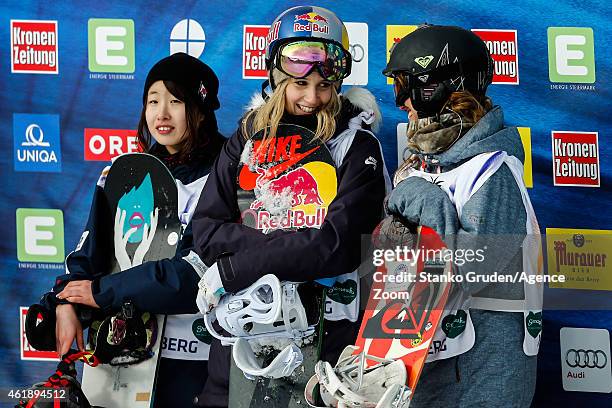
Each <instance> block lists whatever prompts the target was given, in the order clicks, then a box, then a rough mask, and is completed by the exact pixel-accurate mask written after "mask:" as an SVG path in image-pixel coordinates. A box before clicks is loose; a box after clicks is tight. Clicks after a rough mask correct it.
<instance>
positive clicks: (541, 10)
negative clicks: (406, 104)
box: [0, 0, 612, 407]
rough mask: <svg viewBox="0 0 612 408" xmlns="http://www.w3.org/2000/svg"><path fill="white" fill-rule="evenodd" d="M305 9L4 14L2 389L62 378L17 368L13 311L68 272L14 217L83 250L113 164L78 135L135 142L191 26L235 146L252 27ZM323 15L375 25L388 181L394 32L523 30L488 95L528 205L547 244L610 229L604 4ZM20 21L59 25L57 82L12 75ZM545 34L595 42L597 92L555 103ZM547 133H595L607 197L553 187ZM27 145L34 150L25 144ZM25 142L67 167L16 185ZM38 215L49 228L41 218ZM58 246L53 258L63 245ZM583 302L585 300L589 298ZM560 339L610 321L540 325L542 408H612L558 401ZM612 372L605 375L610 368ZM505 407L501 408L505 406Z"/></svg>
mask: <svg viewBox="0 0 612 408" xmlns="http://www.w3.org/2000/svg"><path fill="white" fill-rule="evenodd" d="M298 4H300V3H297V2H293V1H285V2H280V1H263V0H251V1H244V2H240V1H233V2H227V1H219V0H210V1H185V2H174V3H172V4H171V5H170V4H169V3H167V2H152V1H139V0H134V1H132V2H130V3H129V4H128V3H127V2H125V3H124V4H122V3H120V2H112V3H111V2H108V3H107V2H102V3H100V2H93V3H92V2H86V1H63V2H39V1H18V2H17V1H9V2H3V3H2V4H0V11H1V13H0V16H1V20H0V49H1V50H2V52H1V53H0V83H1V84H2V86H1V87H0V120H1V121H2V123H4V124H5V131H4V132H3V135H2V138H3V141H4V146H5V151H4V153H3V154H1V155H0V174H1V175H2V188H1V189H0V194H1V195H2V204H3V205H2V210H1V212H0V225H2V226H3V239H2V240H0V271H1V272H0V273H2V285H1V287H0V306H2V309H1V310H2V313H1V314H0V319H1V320H0V322H1V324H0V353H1V354H2V356H3V358H2V361H1V362H0V388H7V387H17V386H25V385H28V384H32V383H33V382H36V381H40V380H42V379H43V378H45V377H46V376H48V375H49V374H50V373H51V372H52V370H53V368H54V366H55V363H53V362H45V361H36V360H28V359H25V360H24V359H22V356H21V343H20V319H19V307H23V306H28V305H29V304H31V303H34V302H36V301H37V300H38V298H39V296H40V295H41V294H42V293H44V292H45V291H47V290H48V289H49V287H50V286H51V285H52V282H53V278H54V277H55V276H56V275H58V274H60V273H62V271H63V266H62V264H61V263H54V262H44V261H32V260H31V259H30V258H28V255H27V253H28V250H27V248H26V249H24V248H22V249H19V248H20V244H19V242H20V239H19V237H18V233H19V231H18V228H17V225H18V224H19V222H18V214H17V209H19V208H28V209H56V210H61V211H62V213H63V230H62V233H63V240H62V242H63V243H64V244H65V253H66V254H67V253H68V252H69V251H70V250H71V249H72V248H73V247H74V246H75V245H76V243H77V241H78V239H79V236H80V234H81V229H82V227H83V225H84V224H85V221H86V217H87V214H88V209H89V205H90V197H91V194H92V192H93V188H94V184H95V182H96V180H97V178H98V176H99V172H100V170H101V169H102V167H103V166H104V165H105V164H106V163H104V162H100V161H88V160H85V155H86V152H87V150H88V149H87V147H86V146H85V143H84V130H85V129H86V128H94V129H135V128H136V124H137V122H138V118H139V115H140V110H141V108H142V85H143V82H144V79H145V77H146V74H147V72H148V70H149V68H150V67H151V66H152V65H153V64H154V63H155V62H156V61H158V60H159V59H161V58H163V57H165V56H167V55H168V54H169V53H170V43H171V33H172V32H173V28H175V26H176V25H177V23H179V22H180V21H181V20H185V19H192V20H194V21H195V22H196V23H197V24H198V25H199V26H201V27H202V29H203V32H204V33H205V39H204V38H202V36H201V35H200V34H199V32H198V30H197V28H198V27H197V25H190V24H187V26H188V27H189V30H188V31H187V33H188V35H189V39H190V41H191V43H190V44H192V45H190V46H193V47H195V48H192V51H193V50H194V49H197V46H198V44H199V45H201V44H202V42H203V43H204V44H205V47H204V51H203V52H202V53H201V55H199V58H201V59H202V60H203V61H205V62H207V63H208V64H209V65H210V66H211V67H212V68H213V69H214V70H215V71H216V72H217V74H218V76H219V79H220V83H221V86H220V93H219V99H220V101H221V109H220V110H219V111H218V122H219V126H220V130H221V132H222V133H223V134H225V135H226V136H229V135H231V134H232V132H233V131H234V130H235V128H236V124H237V121H238V119H239V118H240V116H241V114H242V112H243V111H244V106H245V105H246V104H247V103H248V100H249V98H250V96H251V95H252V94H253V93H255V92H259V90H260V84H261V81H260V80H253V79H243V77H242V61H243V30H244V26H245V25H265V24H269V23H270V22H271V21H272V20H273V19H274V17H275V16H276V15H277V14H278V13H280V12H281V11H282V10H284V9H285V8H287V7H289V6H293V5H298ZM317 5H320V6H323V7H327V8H330V9H332V10H333V11H334V12H335V13H336V14H337V15H338V16H339V17H340V18H341V19H342V20H343V21H347V22H360V23H367V25H368V43H369V46H368V47H367V50H366V52H367V55H368V61H369V66H368V68H369V75H368V82H367V87H368V89H370V91H372V92H373V93H374V95H376V98H377V100H378V102H379V104H380V105H381V108H382V112H383V115H384V123H383V127H382V129H381V131H380V132H379V138H380V140H381V142H382V145H383V150H384V154H385V159H386V162H387V166H388V168H389V169H390V170H394V169H395V168H396V166H397V146H396V126H397V124H398V123H400V122H405V121H406V115H405V113H404V112H401V111H399V110H397V109H396V108H395V106H394V100H393V99H394V98H393V95H392V93H393V92H392V88H391V87H390V86H389V85H387V83H386V79H385V78H384V77H383V76H382V75H381V74H380V72H381V71H382V69H383V67H384V66H385V63H386V43H387V42H386V41H387V27H386V26H387V25H415V24H419V23H423V22H428V23H434V24H449V25H459V26H462V27H465V28H479V29H504V30H516V31H517V36H518V66H519V73H520V84H518V85H493V86H491V87H490V88H489V89H490V91H489V94H490V96H491V97H492V99H493V100H494V102H495V103H497V104H500V105H502V106H503V107H504V108H505V113H506V122H507V124H508V125H515V126H523V127H529V128H530V129H531V141H532V157H533V184H534V185H533V188H531V189H530V194H531V197H532V201H533V203H534V207H535V210H536V213H537V215H538V219H539V222H540V226H541V228H542V230H543V231H544V229H545V228H549V227H550V228H552V227H554V228H569V229H577V228H579V229H602V230H610V229H612V211H610V198H611V195H610V185H611V183H612V168H611V164H610V162H611V159H612V147H611V146H610V145H608V143H607V142H608V141H609V140H610V131H611V130H612V126H611V124H610V116H609V115H610V112H612V110H611V109H610V107H611V106H610V99H611V98H610V86H609V78H610V75H611V74H612V72H611V67H612V54H611V53H610V49H611V44H610V38H611V32H610V27H611V25H612V24H611V21H610V15H612V13H611V11H612V9H611V6H610V2H608V1H605V0H598V1H592V2H574V1H557V2H550V1H538V2H528V3H527V2H501V1H489V0H480V1H462V2H455V1H452V2H451V1H432V0H423V1H420V2H405V1H377V2H371V3H369V4H367V5H365V6H364V5H360V6H357V5H356V4H355V3H351V2H346V3H345V2H337V3H336V2H330V1H320V2H318V3H317ZM366 10H367V12H366ZM90 19H119V20H132V21H133V28H134V44H133V50H134V58H133V63H134V70H133V72H123V73H121V72H118V71H116V72H115V73H112V72H111V73H106V77H105V78H104V75H101V73H100V72H99V71H100V70H99V68H96V67H93V69H92V64H91V61H90V57H89V52H91V49H90V48H91V47H92V44H91V43H92V41H93V42H94V43H95V38H94V39H93V40H92V37H91V36H90V33H89V32H88V24H90V23H91V21H90ZM19 20H25V21H26V22H28V21H29V22H30V23H31V22H32V21H34V23H36V21H55V22H57V41H56V46H55V49H56V50H57V54H56V55H57V58H58V64H57V73H56V74H40V73H17V72H12V68H11V60H14V58H15V55H14V52H15V48H13V47H14V46H15V44H14V41H15V38H13V39H11V33H13V35H14V36H15V35H17V32H16V31H15V28H14V27H22V26H23V25H20V24H23V23H20V22H19ZM11 21H13V22H12V23H11ZM121 24H125V21H123V22H121ZM185 24H186V23H185ZM11 27H13V29H11ZM549 27H586V28H591V29H592V32H593V36H594V37H593V38H594V51H595V71H596V79H595V82H594V83H589V84H584V85H589V86H590V88H589V89H586V90H576V89H571V87H570V86H567V88H568V89H553V88H555V87H554V86H552V85H555V84H556V83H553V82H551V80H550V79H549V64H550V61H549V49H548V48H549V44H548V37H547V32H548V31H547V30H548V28H549ZM177 30H178V29H177ZM179 34H180V33H178V31H176V32H175V33H174V36H173V38H172V40H174V41H178V42H179V43H180V42H181V41H183V40H181V39H180V38H179ZM9 45H10V46H11V48H9ZM21 46H23V45H21ZM51 48H52V49H53V48H54V47H51ZM130 58H131V57H129V58H128V59H130ZM128 65H129V64H128ZM20 69H27V68H24V67H23V66H19V64H18V66H17V67H16V68H15V67H13V70H20ZM117 75H118V76H120V78H117V77H116V76H117ZM100 76H101V77H103V78H100ZM15 114H25V115H26V116H25V119H24V120H25V122H28V121H30V122H31V123H34V122H35V121H36V120H39V119H40V117H38V116H33V115H37V114H44V115H54V116H52V117H51V119H49V118H48V117H46V118H47V119H44V120H43V119H41V120H43V122H40V123H44V124H45V125H44V126H41V127H40V128H36V127H33V128H28V127H26V130H23V127H19V126H17V124H18V123H21V122H19V120H20V119H19V116H17V117H16V116H15ZM49 120H50V121H54V120H55V121H56V123H57V124H58V127H57V129H56V130H54V128H53V126H51V125H49V122H48V121H49ZM25 122H24V123H25ZM16 123H17V124H16ZM14 127H15V129H14ZM27 129H29V130H27ZM553 130H567V131H579V132H598V137H599V146H598V148H599V165H600V173H601V174H600V187H596V188H584V187H562V186H555V185H554V183H553V176H552V174H553V171H552V168H553V161H552V151H551V150H552V149H551V131H553ZM43 131H44V132H43ZM28 132H29V133H28ZM40 132H43V133H44V138H41V137H40V136H41V133H40ZM27 134H29V139H26V135H27ZM55 137H57V140H55V139H54V138H55ZM28 141H29V142H32V143H33V144H37V143H38V146H34V147H32V148H31V150H38V151H41V150H44V149H47V147H44V146H40V144H41V143H44V142H45V141H49V142H52V145H51V146H50V147H48V149H51V150H54V151H55V153H61V157H60V154H56V159H57V164H54V165H53V166H52V165H51V164H45V163H43V164H40V163H38V164H39V165H40V166H39V167H37V166H36V165H34V164H33V163H30V165H31V166H32V167H31V168H30V170H31V171H21V170H23V168H20V169H18V170H19V171H16V165H15V161H16V160H17V156H16V150H17V149H23V148H24V147H23V143H24V142H28ZM17 167H19V166H17ZM42 214H43V215H46V216H47V217H48V216H49V213H46V212H43V213H42ZM56 226H57V225H56ZM54 236H55V237H56V238H57V236H56V235H54ZM60 239H61V237H60ZM54 245H55V247H56V248H57V247H58V245H57V242H55V243H54ZM22 246H23V245H22ZM19 251H22V253H25V258H24V257H23V256H22V257H21V258H23V259H26V261H23V260H22V259H20V256H19ZM24 251H25V252H24ZM22 255H23V254H22ZM28 259H29V260H28ZM609 272H610V271H609V270H608V273H609ZM585 293H586V294H587V295H589V294H590V293H592V292H585ZM609 293H610V292H601V293H599V295H600V296H605V297H609ZM561 327H583V328H589V327H592V328H604V329H607V330H608V331H609V330H611V329H612V312H610V311H601V310H600V311H597V312H587V311H574V312H567V311H554V312H552V311H550V312H545V313H544V337H543V344H542V349H541V354H540V357H539V373H538V389H537V395H536V400H535V402H534V405H536V406H541V407H548V406H575V405H586V404H589V405H590V406H592V407H599V406H601V407H604V406H606V407H608V406H612V394H604V393H586V392H565V391H563V387H562V373H561V366H560V349H559V347H560V346H559V330H560V328H561ZM607 369H608V370H610V366H608V367H607ZM499 406H503V402H500V404H499Z"/></svg>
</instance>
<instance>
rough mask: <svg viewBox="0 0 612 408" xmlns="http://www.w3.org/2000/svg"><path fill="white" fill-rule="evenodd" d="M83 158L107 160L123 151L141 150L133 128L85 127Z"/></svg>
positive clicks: (133, 151)
mask: <svg viewBox="0 0 612 408" xmlns="http://www.w3.org/2000/svg"><path fill="white" fill-rule="evenodd" d="M84 142H85V148H84V149H83V150H84V153H85V160H88V161H91V160H95V161H109V160H111V159H112V158H113V157H116V156H119V155H120V154H124V153H135V152H139V151H142V149H141V148H140V146H139V144H138V137H137V136H136V131H135V130H127V129H90V128H86V129H85V141H84Z"/></svg>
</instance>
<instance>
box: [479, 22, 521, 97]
mask: <svg viewBox="0 0 612 408" xmlns="http://www.w3.org/2000/svg"><path fill="white" fill-rule="evenodd" d="M472 32H473V33H474V34H476V35H477V36H479V37H480V38H481V39H482V41H484V43H485V44H486V45H487V48H488V49H489V53H490V54H491V58H492V59H493V83H494V84H507V85H518V83H519V72H518V51H517V34H516V30H479V29H478V30H477V29H474V30H472Z"/></svg>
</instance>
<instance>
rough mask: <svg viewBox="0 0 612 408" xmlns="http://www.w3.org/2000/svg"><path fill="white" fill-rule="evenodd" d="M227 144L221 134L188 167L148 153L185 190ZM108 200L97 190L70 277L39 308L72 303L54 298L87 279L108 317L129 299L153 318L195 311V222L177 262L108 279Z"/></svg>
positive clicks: (69, 263)
mask: <svg viewBox="0 0 612 408" xmlns="http://www.w3.org/2000/svg"><path fill="white" fill-rule="evenodd" d="M224 140H225V139H224V138H223V137H222V136H221V135H218V136H217V138H215V139H214V142H212V143H209V144H208V145H207V146H206V147H205V151H202V152H201V153H200V154H198V155H195V156H194V157H192V158H190V159H189V160H188V161H187V162H186V163H179V162H177V161H176V160H175V159H176V158H175V157H173V156H169V155H168V153H167V152H166V150H165V148H163V147H161V146H157V145H154V146H153V148H152V149H151V151H150V153H151V154H153V155H154V156H157V157H158V158H160V159H161V160H162V161H163V162H164V163H165V164H166V165H167V166H168V167H169V169H170V171H171V173H172V175H173V176H174V177H175V179H177V180H179V181H181V182H182V183H183V184H184V185H187V184H189V183H192V182H194V181H196V180H198V179H201V178H202V177H205V176H206V175H207V174H208V173H209V172H210V168H211V167H212V164H213V162H214V159H215V158H216V156H217V153H218V151H219V150H220V148H221V145H222V143H223V141H224ZM203 150H204V149H203ZM195 193H196V192H194V194H195ZM197 193H199V191H198V192H197ZM104 200H105V197H104V191H103V188H102V187H101V186H100V185H97V186H96V189H95V192H94V197H93V202H92V206H91V210H90V212H89V218H88V220H87V225H86V226H85V231H88V234H87V237H86V239H85V240H84V241H83V242H80V243H79V245H78V246H77V248H78V249H77V250H75V251H73V252H71V253H70V254H69V255H68V256H67V257H66V268H67V271H68V272H69V273H67V274H63V275H60V276H58V277H57V278H56V280H55V285H54V287H53V289H52V291H51V292H49V293H46V294H45V295H44V296H43V298H42V300H41V303H42V304H43V305H44V306H46V307H47V308H49V309H52V308H54V307H55V306H56V305H57V304H59V303H69V302H67V301H65V300H59V299H57V298H56V296H55V295H56V294H57V293H59V292H61V291H62V290H63V288H64V287H65V286H66V284H67V283H68V282H70V281H73V280H85V279H87V280H92V281H93V282H92V290H93V296H94V299H95V301H96V303H97V304H98V305H99V306H100V308H101V309H102V311H103V312H104V313H110V312H117V311H119V310H120V309H121V306H122V305H123V303H124V302H125V301H126V300H131V301H132V303H133V304H134V305H135V306H136V308H138V309H139V310H142V311H148V312H151V313H160V314H184V313H195V312H197V311H198V310H197V307H196V303H195V297H196V294H197V291H198V281H199V279H200V276H199V275H198V274H197V273H196V271H195V270H194V268H193V267H192V266H191V264H189V263H188V262H187V261H185V260H184V259H183V257H185V256H186V255H187V254H189V252H190V251H192V250H193V248H194V247H193V233H192V227H191V222H190V223H189V224H187V226H186V227H185V229H184V232H183V234H182V237H181V240H180V241H179V243H178V245H177V250H176V255H175V256H174V257H173V258H169V259H163V260H161V261H148V262H144V263H143V264H141V265H139V266H135V267H133V268H130V269H127V270H125V271H123V272H121V273H117V274H112V275H109V274H108V271H109V270H110V261H111V257H112V254H113V253H114V252H113V246H112V245H113V244H112V230H113V227H112V226H113V222H112V219H113V218H112V217H111V215H110V214H108V206H107V205H103V201H104ZM109 254H110V256H109ZM79 307H81V308H82V307H83V306H82V305H79Z"/></svg>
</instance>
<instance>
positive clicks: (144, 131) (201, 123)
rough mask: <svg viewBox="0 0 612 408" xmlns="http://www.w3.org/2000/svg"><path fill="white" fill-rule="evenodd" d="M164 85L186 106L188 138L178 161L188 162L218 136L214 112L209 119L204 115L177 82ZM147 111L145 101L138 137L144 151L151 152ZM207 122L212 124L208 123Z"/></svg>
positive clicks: (183, 144)
mask: <svg viewBox="0 0 612 408" xmlns="http://www.w3.org/2000/svg"><path fill="white" fill-rule="evenodd" d="M164 85H165V86H166V89H168V92H170V93H171V94H172V95H174V97H175V98H177V99H179V100H180V101H182V102H183V103H184V104H185V119H186V121H187V126H186V129H185V136H186V137H185V138H184V139H183V141H182V143H181V149H180V151H179V152H178V160H179V161H182V162H184V161H188V160H189V158H190V157H192V156H193V153H194V152H196V150H198V149H200V148H202V147H204V146H206V145H207V144H208V142H209V141H210V139H211V137H212V138H215V137H216V136H217V135H216V133H217V131H216V125H217V123H216V119H215V117H214V114H213V113H212V112H211V114H210V116H209V117H207V116H208V115H206V114H205V113H202V111H201V109H200V107H199V106H198V103H197V101H194V100H192V98H191V97H189V95H188V94H187V93H186V92H185V91H184V90H183V88H182V87H181V86H180V85H178V84H177V83H176V82H173V81H168V80H164ZM146 110H147V103H146V101H145V104H144V105H143V106H142V111H141V112H140V120H139V121H138V133H137V136H138V142H139V143H140V145H141V146H142V149H143V151H145V152H150V151H151V145H152V142H151V139H152V136H151V132H149V128H148V126H147V118H146ZM207 121H208V122H211V123H207ZM213 123H214V124H213ZM213 131H214V134H213Z"/></svg>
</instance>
